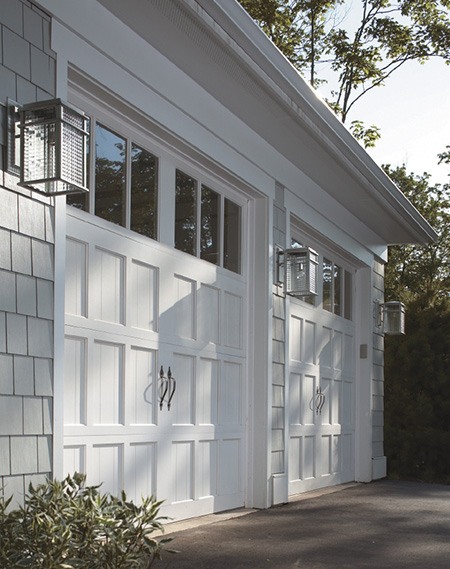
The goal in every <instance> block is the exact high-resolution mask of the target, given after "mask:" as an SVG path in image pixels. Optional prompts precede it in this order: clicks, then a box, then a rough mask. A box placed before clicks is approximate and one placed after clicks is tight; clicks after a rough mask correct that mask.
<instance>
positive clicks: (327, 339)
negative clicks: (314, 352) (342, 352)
mask: <svg viewBox="0 0 450 569" xmlns="http://www.w3.org/2000/svg"><path fill="white" fill-rule="evenodd" d="M318 344H319V363H320V366H321V367H326V368H330V369H331V368H332V367H333V330H332V329H331V328H328V327H327V326H322V328H321V331H320V336H319V341H318Z"/></svg>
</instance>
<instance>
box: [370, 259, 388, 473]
mask: <svg viewBox="0 0 450 569" xmlns="http://www.w3.org/2000/svg"><path fill="white" fill-rule="evenodd" d="M372 289H373V293H372V294H373V298H374V299H375V300H377V299H378V300H380V301H383V299H384V265H383V264H382V263H380V262H378V261H375V262H374V265H373V270H372ZM376 317H377V316H376V314H375V315H374V319H376ZM374 324H375V326H374V333H373V366H372V461H373V468H372V475H373V477H374V478H375V479H376V478H383V477H384V476H386V458H385V456H384V337H383V334H382V333H381V328H380V327H378V326H377V323H376V322H375V323H374Z"/></svg>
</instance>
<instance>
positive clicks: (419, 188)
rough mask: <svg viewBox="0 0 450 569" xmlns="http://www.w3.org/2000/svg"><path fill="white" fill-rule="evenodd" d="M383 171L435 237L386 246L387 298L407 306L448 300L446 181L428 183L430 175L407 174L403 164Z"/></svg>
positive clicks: (449, 202) (449, 207)
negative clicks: (418, 242) (426, 241)
mask: <svg viewBox="0 0 450 569" xmlns="http://www.w3.org/2000/svg"><path fill="white" fill-rule="evenodd" d="M385 171H386V173H387V174H388V175H389V176H390V177H391V179H392V180H393V181H394V182H396V184H397V185H398V186H399V188H400V189H401V190H402V192H403V193H404V195H405V196H406V197H407V198H408V199H409V200H410V201H411V203H412V204H413V205H414V206H415V207H416V208H417V209H418V210H419V212H420V213H421V214H422V215H423V217H425V219H426V220H427V221H428V222H429V223H430V224H431V225H432V226H433V228H434V229H435V231H436V233H437V234H438V238H437V240H436V241H434V242H432V243H429V244H428V245H425V246H417V245H401V246H393V247H389V263H388V264H387V266H386V273H385V293H386V298H387V300H393V299H396V300H401V301H402V302H404V303H406V304H407V305H409V304H411V306H415V305H417V306H422V307H427V306H433V305H435V304H440V303H444V304H448V302H449V300H450V297H449V290H450V185H448V184H444V185H440V184H434V185H430V176H429V175H428V174H423V175H422V176H416V175H414V174H408V173H407V172H406V169H405V168H404V167H401V168H396V169H391V168H390V167H389V166H385Z"/></svg>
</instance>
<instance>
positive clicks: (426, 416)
mask: <svg viewBox="0 0 450 569" xmlns="http://www.w3.org/2000/svg"><path fill="white" fill-rule="evenodd" d="M385 170H386V172H387V174H388V175H389V176H390V177H391V178H392V179H393V180H394V181H395V182H396V183H397V184H398V186H399V187H400V189H401V190H402V191H403V193H404V194H405V195H406V197H408V199H409V200H410V201H411V202H412V203H413V204H414V205H415V207H416V208H417V209H418V210H419V211H420V213H421V214H422V215H423V216H424V217H426V218H427V220H428V221H429V222H430V223H431V224H432V225H433V227H434V228H435V230H436V232H437V234H438V238H437V240H436V241H435V242H433V243H430V244H428V245H425V246H422V247H419V246H413V245H402V246H393V247H390V248H389V262H388V264H387V265H386V274H385V294H386V300H394V299H396V300H402V301H403V302H404V303H405V304H406V307H407V310H406V336H404V337H401V338H399V337H387V338H386V339H385V399H384V401H385V452H386V456H387V459H388V468H389V474H390V475H391V476H395V477H401V478H415V479H420V480H426V481H428V482H444V483H450V455H449V456H448V453H447V454H446V453H445V452H444V451H443V449H445V448H448V446H449V444H450V429H449V424H448V417H449V413H450V296H449V290H450V185H449V184H444V185H440V184H434V185H433V184H430V177H429V175H427V174H423V175H422V176H416V175H414V174H408V173H407V172H406V170H405V168H404V167H402V168H396V169H392V168H390V167H389V166H386V167H385Z"/></svg>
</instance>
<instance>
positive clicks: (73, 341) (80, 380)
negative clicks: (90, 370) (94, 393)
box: [64, 337, 86, 425]
mask: <svg viewBox="0 0 450 569" xmlns="http://www.w3.org/2000/svg"><path fill="white" fill-rule="evenodd" d="M64 366H65V370H66V372H65V383H64V391H65V393H64V420H65V424H66V425H85V424H86V340H85V338H74V337H67V338H66V339H65V354H64Z"/></svg>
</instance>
